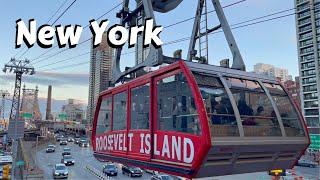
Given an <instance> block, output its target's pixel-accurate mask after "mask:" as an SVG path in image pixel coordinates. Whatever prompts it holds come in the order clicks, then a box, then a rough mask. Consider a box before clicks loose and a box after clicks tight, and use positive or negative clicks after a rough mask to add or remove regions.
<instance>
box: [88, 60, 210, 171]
mask: <svg viewBox="0 0 320 180" xmlns="http://www.w3.org/2000/svg"><path fill="white" fill-rule="evenodd" d="M179 72H182V73H183V74H184V75H185V76H186V79H187V81H188V84H189V86H190V89H191V92H192V94H193V96H194V99H195V104H196V107H197V111H198V116H199V123H200V124H201V125H200V127H201V135H192V134H186V133H180V132H166V131H158V130H157V127H156V126H157V123H156V119H157V113H155V112H157V101H156V97H157V90H156V82H157V81H158V80H159V79H163V78H165V77H169V76H172V75H174V74H177V73H179ZM146 83H150V117H149V119H150V129H149V130H138V131H139V132H142V131H149V133H150V134H151V153H150V155H151V156H149V157H148V158H146V157H143V156H139V155H138V154H134V153H128V152H127V153H126V155H127V158H134V159H138V160H151V161H152V159H154V158H155V157H154V133H155V132H157V133H159V135H158V136H159V137H160V136H161V135H163V133H166V134H174V135H175V136H178V135H180V136H181V137H185V136H188V137H190V138H191V139H197V140H195V141H197V143H195V148H197V149H198V151H197V154H196V155H195V157H194V160H193V163H192V165H191V168H192V169H194V170H195V171H194V174H195V173H196V172H197V170H198V169H199V168H200V166H201V164H202V162H203V161H204V158H205V155H206V154H207V153H208V151H209V149H210V147H211V136H210V131H209V126H208V120H207V116H206V110H205V107H204V104H203V102H202V98H201V95H200V90H199V89H198V86H197V83H196V81H195V79H194V77H193V75H192V73H191V71H190V70H189V69H188V68H187V67H186V65H185V63H184V62H183V61H178V62H176V63H174V64H171V65H170V66H165V67H162V68H160V69H159V70H157V71H154V72H151V73H148V74H146V75H144V76H141V77H139V78H136V79H134V80H132V81H130V82H129V83H127V84H124V85H121V86H118V87H115V88H112V89H111V90H107V91H104V92H102V93H101V95H100V97H99V100H98V103H97V107H98V108H97V109H96V112H95V118H94V122H93V127H94V128H93V135H92V142H93V148H94V150H95V149H96V142H95V137H96V125H97V118H98V112H99V109H100V108H99V106H100V105H101V100H102V97H105V96H107V95H111V94H112V104H113V99H114V98H113V97H114V95H115V94H118V93H121V92H123V91H125V90H127V92H128V97H127V100H128V102H127V103H128V104H127V109H128V111H127V133H129V132H133V131H136V130H130V128H131V127H130V123H131V110H130V108H131V89H132V88H135V87H138V86H141V85H144V84H146ZM113 108H114V107H113V105H112V117H113ZM152 112H153V113H152ZM112 124H113V118H112ZM111 132H113V133H117V132H119V131H113V129H112V131H111ZM161 143H162V142H161ZM126 144H128V138H126ZM110 154H114V155H118V156H123V155H124V154H123V153H118V152H117V153H114V152H111V153H110ZM199 154H202V155H201V156H199ZM123 157H124V156H123ZM129 163H130V162H129ZM157 163H158V164H163V165H168V164H166V163H165V161H164V162H157ZM170 166H172V167H174V166H177V167H180V166H179V165H176V164H170ZM188 168H190V167H188ZM155 170H157V169H155ZM171 173H172V172H171ZM176 175H181V174H179V173H176ZM190 177H191V176H190Z"/></svg>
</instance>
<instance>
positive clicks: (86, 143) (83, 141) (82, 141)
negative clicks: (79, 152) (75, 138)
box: [79, 139, 89, 147]
mask: <svg viewBox="0 0 320 180" xmlns="http://www.w3.org/2000/svg"><path fill="white" fill-rule="evenodd" d="M79 147H89V142H88V141H87V140H85V139H81V140H80V141H79Z"/></svg>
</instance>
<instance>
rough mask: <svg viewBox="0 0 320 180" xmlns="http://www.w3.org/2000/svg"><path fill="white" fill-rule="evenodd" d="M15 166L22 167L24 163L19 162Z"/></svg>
mask: <svg viewBox="0 0 320 180" xmlns="http://www.w3.org/2000/svg"><path fill="white" fill-rule="evenodd" d="M16 165H17V166H24V161H22V160H20V161H17V162H16Z"/></svg>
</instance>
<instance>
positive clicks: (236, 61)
mask: <svg viewBox="0 0 320 180" xmlns="http://www.w3.org/2000/svg"><path fill="white" fill-rule="evenodd" d="M212 4H213V6H214V9H215V10H216V13H217V16H218V18H219V21H220V24H221V27H222V30H223V33H224V35H225V37H226V40H227V42H228V45H229V48H230V50H231V53H232V56H233V63H232V67H231V68H232V69H238V70H242V71H245V70H246V66H245V64H244V61H243V59H242V56H241V54H240V51H239V48H238V46H237V43H236V40H235V39H234V37H233V34H232V32H231V29H230V26H229V24H228V21H227V18H226V16H225V14H224V12H223V9H222V7H221V4H220V2H219V0H212Z"/></svg>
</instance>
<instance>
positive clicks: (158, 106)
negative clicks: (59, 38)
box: [92, 60, 310, 178]
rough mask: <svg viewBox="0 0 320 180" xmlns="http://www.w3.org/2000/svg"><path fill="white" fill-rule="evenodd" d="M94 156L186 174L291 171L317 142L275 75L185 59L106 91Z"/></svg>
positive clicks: (100, 106) (99, 109)
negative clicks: (310, 137)
mask: <svg viewBox="0 0 320 180" xmlns="http://www.w3.org/2000/svg"><path fill="white" fill-rule="evenodd" d="M93 127H94V128H93V134H92V144H93V149H94V156H95V157H96V158H97V159H99V160H101V161H106V160H108V161H114V162H119V163H123V164H129V165H133V166H138V167H142V168H147V169H153V170H157V171H161V172H165V173H168V174H174V175H178V176H183V177H187V178H195V177H208V176H220V175H228V174H239V173H249V172H258V171H268V170H271V169H288V168H291V167H292V166H293V165H294V164H295V163H296V161H297V160H298V158H300V156H301V155H302V153H303V152H304V151H305V149H306V148H307V146H308V145H309V143H310V140H309V136H308V132H307V129H306V125H305V124H304V120H303V117H302V115H301V113H300V112H299V111H298V110H297V108H296V107H295V106H294V104H293V103H292V101H291V99H290V98H289V96H288V94H287V93H286V91H285V90H284V89H283V87H282V86H281V85H280V84H279V82H277V81H276V80H275V79H274V78H270V77H267V76H263V75H259V74H254V73H249V72H244V71H240V70H234V69H229V68H223V67H217V66H213V65H207V64H199V63H193V62H189V61H183V60H181V61H178V62H176V63H173V64H171V65H168V66H165V67H162V68H160V69H159V70H156V71H153V72H150V73H148V74H146V75H143V76H140V77H138V78H136V79H134V80H131V81H129V82H127V83H124V84H122V85H120V86H117V87H114V88H112V89H110V90H107V91H104V92H102V93H101V94H100V97H99V100H98V103H97V108H96V112H95V118H94V124H93Z"/></svg>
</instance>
